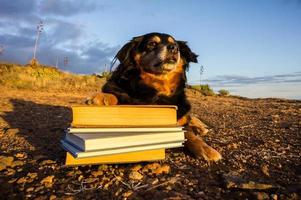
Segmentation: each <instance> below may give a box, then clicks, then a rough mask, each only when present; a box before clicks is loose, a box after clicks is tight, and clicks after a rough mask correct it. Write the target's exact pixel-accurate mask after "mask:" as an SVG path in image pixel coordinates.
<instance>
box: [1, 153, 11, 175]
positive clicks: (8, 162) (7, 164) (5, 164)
mask: <svg viewBox="0 0 301 200" xmlns="http://www.w3.org/2000/svg"><path fill="white" fill-rule="evenodd" d="M13 161H14V157H11V156H8V157H7V156H0V171H2V170H4V169H6V168H7V167H10V166H12V164H13Z"/></svg>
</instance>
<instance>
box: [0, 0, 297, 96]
mask: <svg viewBox="0 0 301 200" xmlns="http://www.w3.org/2000/svg"><path fill="white" fill-rule="evenodd" d="M0 2H1V7H0V46H1V45H2V46H3V47H4V51H3V53H2V54H1V55H0V60H5V61H12V62H20V63H26V62H28V60H29V59H30V58H31V57H32V50H33V44H34V37H35V31H36V25H37V23H38V22H39V20H43V21H44V24H45V25H44V31H43V32H42V35H41V38H40V43H39V49H38V52H37V57H38V59H39V60H40V62H42V63H45V64H50V65H55V62H56V59H57V57H59V67H60V68H62V69H64V70H68V71H72V72H76V73H93V72H100V71H102V70H103V69H104V66H105V64H109V63H110V60H111V59H112V57H113V56H114V54H115V53H116V52H117V51H118V49H119V48H120V47H121V46H122V45H123V44H124V43H125V42H127V41H128V40H130V39H131V38H132V37H134V36H137V35H142V34H145V33H148V32H165V33H169V34H171V35H173V36H174V37H175V38H176V39H178V40H185V41H188V44H189V45H190V47H191V49H192V50H193V51H194V52H195V53H197V54H198V55H199V63H198V64H192V65H191V67H190V70H189V73H188V77H189V83H191V84H199V80H200V75H199V67H200V66H201V65H203V66H204V73H203V75H202V77H201V80H202V82H203V83H209V84H210V85H212V87H214V88H215V89H218V88H226V89H229V90H230V92H232V93H234V94H242V92H239V91H240V90H239V89H237V87H238V88H240V89H241V88H242V87H243V86H246V87H245V88H247V90H248V92H247V94H245V93H246V92H245V93H243V95H244V96H252V97H268V96H269V94H270V96H273V97H286V98H301V93H300V91H301V73H300V72H301V1H300V0H264V1H263V0H252V1H251V0H250V1H245V0H228V1H226V0H195V1H193V0H187V1H172V0H165V1H162V0H161V1H160V0H120V1H92V0H86V1H79V0H77V1H75V0H61V1H59V0H37V1H33V0H27V1H23V0H15V1H11V0H0ZM25 2H26V3H25ZM65 56H67V57H68V59H69V63H68V65H66V66H65V65H64V64H63V57H65ZM290 84H291V85H290ZM253 85H254V86H253ZM262 85H263V86H262ZM284 85H285V87H286V88H289V89H291V90H292V91H291V92H290V94H287V92H288V91H286V92H283V89H280V88H283V86H284ZM290 86H292V87H290ZM267 87H268V88H269V87H270V89H268V88H267ZM275 87H276V88H279V90H277V89H275ZM260 88H261V89H260ZM259 90H263V92H256V91H259ZM265 90H266V92H264V91H265ZM272 90H273V91H274V90H275V91H276V92H271V91H272ZM299 90H300V91H299ZM241 91H244V89H241ZM277 91H278V92H277ZM269 92H270V93H269ZM256 95H257V96H256Z"/></svg>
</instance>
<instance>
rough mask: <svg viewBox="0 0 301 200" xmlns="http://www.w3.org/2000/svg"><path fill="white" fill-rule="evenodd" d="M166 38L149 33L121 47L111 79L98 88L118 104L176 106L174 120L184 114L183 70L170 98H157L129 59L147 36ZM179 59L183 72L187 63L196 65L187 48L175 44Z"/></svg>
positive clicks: (161, 96)
mask: <svg viewBox="0 0 301 200" xmlns="http://www.w3.org/2000/svg"><path fill="white" fill-rule="evenodd" d="M154 34H155V35H160V36H161V37H162V36H165V37H166V36H169V35H167V34H160V33H150V34H147V35H144V36H140V37H135V38H133V40H132V41H130V42H128V43H127V44H125V45H124V46H123V47H122V48H121V49H120V50H119V52H118V53H117V55H116V58H117V59H118V60H119V62H120V64H119V66H118V67H117V69H116V70H115V71H114V72H113V74H112V76H111V78H110V79H109V80H108V81H107V83H106V84H105V85H104V86H103V87H102V91H103V92H105V93H111V94H114V95H115V96H116V97H117V98H118V102H119V104H159V105H177V106H178V112H177V117H178V119H179V118H181V117H182V116H184V115H185V114H187V113H188V112H189V110H190V108H191V106H190V103H189V102H188V100H187V99H186V96H185V92H184V89H185V85H186V74H185V70H184V71H183V74H182V76H181V78H180V81H179V84H178V86H177V88H176V91H175V92H174V93H173V95H171V96H163V95H158V92H157V90H156V89H154V88H151V87H149V86H147V85H146V84H144V83H143V81H142V80H141V78H140V73H141V72H140V69H139V68H137V67H136V66H135V61H134V59H133V53H134V51H139V50H140V48H141V46H143V42H144V39H145V38H146V37H147V36H151V35H154ZM177 44H178V46H179V50H180V54H181V57H182V58H184V60H185V62H186V63H185V69H188V66H189V62H197V55H196V54H194V53H193V52H192V51H191V50H190V48H189V47H188V46H187V44H186V42H183V41H178V42H177Z"/></svg>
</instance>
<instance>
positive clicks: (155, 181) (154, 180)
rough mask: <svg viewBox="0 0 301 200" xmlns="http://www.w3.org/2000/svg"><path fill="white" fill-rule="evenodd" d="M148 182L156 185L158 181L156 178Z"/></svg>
mask: <svg viewBox="0 0 301 200" xmlns="http://www.w3.org/2000/svg"><path fill="white" fill-rule="evenodd" d="M150 182H151V184H152V185H156V184H157V183H159V179H158V178H154V179H153V180H151V181H150Z"/></svg>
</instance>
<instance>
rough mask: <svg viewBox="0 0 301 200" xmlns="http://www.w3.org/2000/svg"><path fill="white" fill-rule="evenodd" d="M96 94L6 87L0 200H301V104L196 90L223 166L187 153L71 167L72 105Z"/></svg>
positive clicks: (0, 107)
mask: <svg viewBox="0 0 301 200" xmlns="http://www.w3.org/2000/svg"><path fill="white" fill-rule="evenodd" d="M90 95H91V93H55V92H41V91H35V92H34V91H22V90H12V89H5V88H2V89H1V96H0V111H1V112H0V116H1V118H0V131H1V132H0V152H1V153H0V199H56V198H59V199H65V198H68V199H73V198H74V199H300V198H301V196H300V192H301V159H300V156H301V133H300V132H301V131H300V130H301V128H300V127H301V101H294V100H282V99H253V100H251V99H246V98H238V97H202V96H200V94H199V93H196V92H193V91H189V92H188V95H189V98H190V100H191V102H192V104H193V111H192V112H193V113H194V114H195V115H196V116H198V117H199V118H200V119H202V120H203V121H204V122H205V123H206V124H207V125H208V126H209V128H210V131H209V134H208V135H207V136H205V137H204V139H205V140H206V141H207V142H208V143H209V144H210V145H212V146H213V147H215V148H216V149H218V150H219V151H220V152H221V153H222V155H223V160H222V161H220V162H218V163H207V162H206V161H204V160H203V159H195V158H194V157H193V156H192V155H191V154H189V152H187V151H186V150H185V149H181V148H180V149H174V150H167V158H166V159H165V160H164V161H161V162H158V163H140V164H123V165H99V166H97V165H95V166H81V167H65V166H64V159H65V152H64V150H62V149H61V148H60V146H59V140H60V139H61V138H62V136H63V130H64V129H65V128H67V127H68V126H69V125H70V122H71V116H70V114H71V112H70V109H69V108H68V106H70V105H74V104H81V103H82V102H83V101H84V99H85V97H87V96H90Z"/></svg>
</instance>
